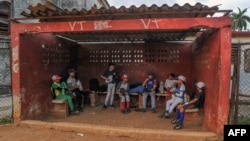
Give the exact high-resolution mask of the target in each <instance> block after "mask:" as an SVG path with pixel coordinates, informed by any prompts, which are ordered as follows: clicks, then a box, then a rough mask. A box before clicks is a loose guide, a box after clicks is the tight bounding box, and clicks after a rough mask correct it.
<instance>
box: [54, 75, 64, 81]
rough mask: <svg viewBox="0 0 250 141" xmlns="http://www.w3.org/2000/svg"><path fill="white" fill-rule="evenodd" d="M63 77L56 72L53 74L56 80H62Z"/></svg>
mask: <svg viewBox="0 0 250 141" xmlns="http://www.w3.org/2000/svg"><path fill="white" fill-rule="evenodd" d="M61 78H62V77H61V76H59V75H57V74H55V75H53V76H52V80H53V81H54V80H60V79H61Z"/></svg>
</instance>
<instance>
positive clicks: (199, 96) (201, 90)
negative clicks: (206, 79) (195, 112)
mask: <svg viewBox="0 0 250 141" xmlns="http://www.w3.org/2000/svg"><path fill="white" fill-rule="evenodd" d="M195 86H196V93H195V95H194V98H193V99H192V100H190V101H189V102H186V103H184V104H180V105H178V106H177V109H176V118H175V119H173V120H172V123H173V124H176V125H175V126H174V129H176V130H178V129H181V128H182V127H183V121H184V115H185V110H186V109H190V108H202V107H203V104H204V101H205V84H204V83H203V82H198V83H196V84H195Z"/></svg>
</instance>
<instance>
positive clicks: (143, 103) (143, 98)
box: [142, 92, 149, 109]
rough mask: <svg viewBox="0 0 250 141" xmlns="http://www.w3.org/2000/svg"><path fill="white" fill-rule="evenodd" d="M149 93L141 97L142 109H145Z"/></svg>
mask: <svg viewBox="0 0 250 141" xmlns="http://www.w3.org/2000/svg"><path fill="white" fill-rule="evenodd" d="M148 95H149V93H147V92H145V93H143V97H142V105H143V106H142V108H143V109H146V106H147V105H146V104H147V97H148Z"/></svg>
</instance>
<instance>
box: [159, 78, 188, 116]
mask: <svg viewBox="0 0 250 141" xmlns="http://www.w3.org/2000/svg"><path fill="white" fill-rule="evenodd" d="M185 81H186V77H184V76H183V75H180V76H178V80H177V88H176V90H175V92H174V97H173V98H172V99H170V100H168V101H167V102H166V111H165V112H164V113H163V114H161V115H160V117H161V118H162V117H165V118H166V117H168V116H169V115H170V114H171V113H172V112H173V110H174V108H175V107H176V106H177V105H178V104H180V103H182V102H183V101H184V94H185V91H186V87H185V85H184V82H185Z"/></svg>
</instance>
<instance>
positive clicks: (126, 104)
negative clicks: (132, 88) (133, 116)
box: [116, 74, 131, 114]
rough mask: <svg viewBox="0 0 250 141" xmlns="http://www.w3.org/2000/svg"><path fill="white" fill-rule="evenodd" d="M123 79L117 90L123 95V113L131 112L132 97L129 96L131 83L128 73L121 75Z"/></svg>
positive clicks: (121, 106) (121, 104)
mask: <svg viewBox="0 0 250 141" xmlns="http://www.w3.org/2000/svg"><path fill="white" fill-rule="evenodd" d="M121 79H122V81H121V82H119V83H118V85H117V88H116V91H117V93H119V95H120V97H121V101H120V108H121V111H122V113H123V114H127V113H129V112H131V110H130V97H129V93H128V90H129V83H128V75H127V74H123V75H122V77H121Z"/></svg>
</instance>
